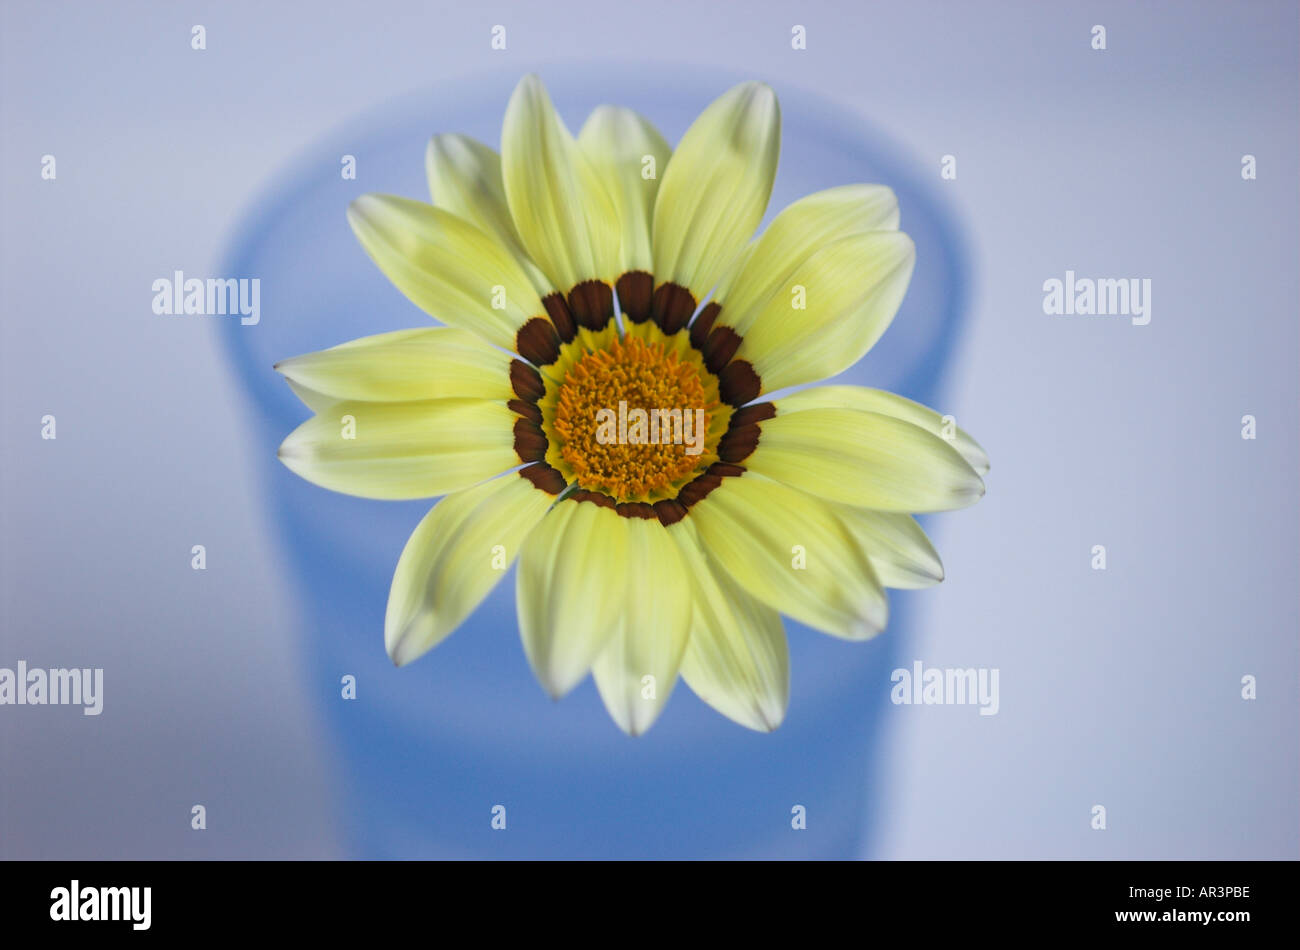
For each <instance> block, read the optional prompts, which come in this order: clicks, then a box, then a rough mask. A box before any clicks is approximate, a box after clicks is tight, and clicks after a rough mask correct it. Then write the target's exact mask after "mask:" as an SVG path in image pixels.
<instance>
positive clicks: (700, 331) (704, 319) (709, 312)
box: [691, 302, 722, 351]
mask: <svg viewBox="0 0 1300 950" xmlns="http://www.w3.org/2000/svg"><path fill="white" fill-rule="evenodd" d="M721 312H722V304H720V303H713V302H710V303H707V304H705V305H704V309H703V310H701V311H700V315H699V316H698V317H696V318H695V322H694V323H692V324H691V346H693V347H695V348H696V349H697V350H701V351H703V349H704V341H705V340H707V339H708V338H709V332H710V331H711V330H712V329H713V324H714V321H716V320H717V319H718V314H720V313H721Z"/></svg>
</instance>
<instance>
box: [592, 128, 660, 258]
mask: <svg viewBox="0 0 1300 950" xmlns="http://www.w3.org/2000/svg"><path fill="white" fill-rule="evenodd" d="M578 147H579V148H581V149H582V152H583V154H584V155H586V156H587V160H588V161H589V162H590V163H591V166H592V168H594V169H595V171H596V174H597V175H599V176H600V179H601V181H602V183H603V184H604V186H605V191H606V192H607V193H608V194H609V196H610V198H611V200H612V201H613V203H614V207H615V209H616V212H617V216H618V221H619V229H620V233H621V245H622V250H621V252H620V254H619V271H620V273H626V272H628V271H636V270H639V271H649V270H650V269H651V268H652V267H654V258H653V256H652V254H651V250H650V220H651V217H652V216H653V214H654V205H655V196H656V195H658V193H659V176H660V174H662V172H663V169H664V168H665V167H666V166H667V164H668V156H669V155H670V154H671V153H672V150H671V149H670V148H669V147H668V143H667V142H665V141H664V137H663V136H662V135H660V134H659V131H658V129H656V128H655V127H654V126H653V125H651V124H650V122H649V121H648V120H646V119H644V118H642V117H641V116H639V115H637V114H636V113H635V112H633V111H632V110H631V109H623V108H620V107H617V106H600V107H599V108H597V109H595V110H594V111H593V112H592V113H591V115H589V116H588V117H587V121H586V122H585V123H584V124H583V126H582V130H581V131H580V132H579V133H578ZM647 160H649V161H647ZM650 173H652V174H650ZM647 174H649V177H647Z"/></svg>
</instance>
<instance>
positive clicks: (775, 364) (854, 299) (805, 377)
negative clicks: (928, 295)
mask: <svg viewBox="0 0 1300 950" xmlns="http://www.w3.org/2000/svg"><path fill="white" fill-rule="evenodd" d="M915 259H916V254H915V249H914V248H913V246H912V241H911V239H910V238H909V237H908V236H907V235H906V234H903V233H902V232H899V231H869V232H867V233H865V234H856V235H850V236H849V237H845V238H840V239H839V240H838V241H835V242H834V243H832V244H829V245H827V246H826V247H824V248H822V249H821V250H820V251H817V252H816V253H814V254H813V255H812V256H810V257H809V258H808V259H807V260H805V261H804V262H803V263H802V264H801V265H800V266H799V267H797V268H795V269H794V271H793V272H792V273H791V274H790V275H789V277H787V279H786V280H785V281H784V282H783V285H782V287H781V288H780V289H778V290H777V291H776V292H775V293H774V294H773V295H772V297H771V298H770V299H769V300H768V301H767V303H766V304H764V305H763V306H762V307H761V308H760V309H759V311H758V313H757V314H756V315H755V316H754V318H753V319H752V321H751V323H750V325H749V326H748V328H747V329H746V331H745V332H744V334H742V335H743V336H744V340H743V342H742V343H741V344H740V347H739V349H738V350H737V351H736V354H735V359H737V360H747V361H748V362H749V363H750V364H751V365H752V366H753V367H754V370H755V372H757V373H758V375H759V378H760V379H761V380H762V392H772V391H773V390H776V389H782V388H784V387H786V386H797V385H799V384H801V383H810V382H815V381H817V380H820V379H825V378H826V377H827V376H833V375H834V374H836V373H838V372H840V371H841V370H844V369H847V368H848V367H849V366H852V365H853V364H854V363H856V362H857V361H858V360H859V359H861V358H862V356H863V354H865V353H866V352H867V350H869V349H870V348H871V346H872V345H873V344H874V343H875V342H876V340H878V339H879V338H880V335H881V334H882V333H884V332H885V329H886V328H887V327H888V326H889V323H890V321H891V320H893V319H894V314H895V313H897V312H898V305H899V304H900V303H901V302H902V300H903V294H904V293H905V292H906V291H907V284H908V281H909V280H910V279H911V276H912V265H913V264H914V263H915Z"/></svg>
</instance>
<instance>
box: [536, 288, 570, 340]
mask: <svg viewBox="0 0 1300 950" xmlns="http://www.w3.org/2000/svg"><path fill="white" fill-rule="evenodd" d="M542 306H543V307H545V308H546V313H547V315H548V316H549V317H550V318H551V323H553V324H555V332H556V333H557V334H559V337H560V339H561V340H562V341H564V342H565V343H568V342H569V341H570V340H572V339H573V338H574V337H575V336H577V335H578V325H577V324H576V323H574V322H573V313H572V312H571V311H570V310H569V305H568V304H567V303H565V301H564V294H562V293H560V292H559V291H558V290H557V291H556V292H555V293H551V294H547V295H546V296H545V297H543V298H542Z"/></svg>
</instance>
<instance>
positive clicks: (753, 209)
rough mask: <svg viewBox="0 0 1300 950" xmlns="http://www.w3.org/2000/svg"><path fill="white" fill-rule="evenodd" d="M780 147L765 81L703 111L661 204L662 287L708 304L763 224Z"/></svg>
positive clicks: (658, 250)
mask: <svg viewBox="0 0 1300 950" xmlns="http://www.w3.org/2000/svg"><path fill="white" fill-rule="evenodd" d="M780 150H781V110H780V107H779V106H778V105H777V101H776V94H775V93H773V92H772V90H771V89H770V88H769V87H768V86H766V85H764V84H763V83H759V82H747V83H742V84H741V85H739V86H736V87H734V88H732V89H730V90H728V91H727V92H725V93H723V95H721V96H720V97H718V98H717V99H716V100H714V101H713V102H712V103H711V104H710V105H709V106H708V108H706V109H705V110H704V111H703V112H702V113H700V116H699V118H697V119H696V120H695V122H694V123H693V124H692V125H691V127H690V128H689V129H687V130H686V134H685V135H683V136H682V140H681V142H680V143H679V144H678V146H677V148H676V149H675V150H674V151H673V155H672V158H671V159H670V160H669V162H668V168H667V170H666V171H665V172H664V175H663V183H662V184H661V185H660V187H659V194H658V196H657V198H656V200H655V210H654V236H653V247H654V265H655V266H654V275H655V281H656V282H659V283H662V282H664V281H671V282H673V283H676V284H679V285H681V286H683V287H685V288H687V289H688V290H689V291H690V292H691V293H692V294H693V295H694V297H695V302H696V303H697V304H698V303H700V302H701V301H702V300H703V299H704V297H705V295H706V294H708V292H709V291H710V290H711V289H713V285H714V284H716V283H717V281H718V278H719V277H720V276H721V275H722V273H723V271H724V270H725V268H726V267H727V265H728V264H729V263H730V262H731V260H732V259H733V258H734V257H735V256H736V255H737V254H738V253H739V252H740V251H741V249H742V248H743V247H744V246H745V242H746V241H748V240H749V238H750V236H751V235H753V233H754V230H755V228H757V227H758V223H759V222H760V221H761V220H762V219H763V213H764V212H765V211H766V210H767V202H768V199H769V198H770V197H771V195H772V179H773V178H774V177H775V175H776V165H777V159H778V157H779V154H780Z"/></svg>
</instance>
